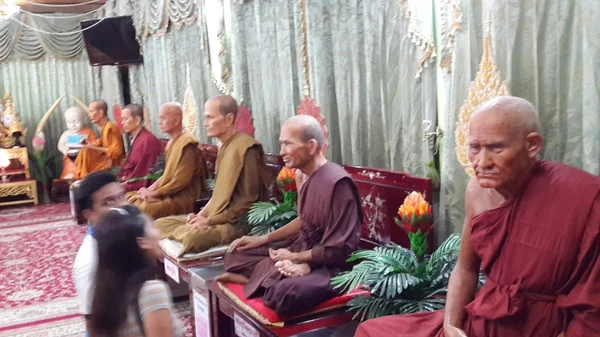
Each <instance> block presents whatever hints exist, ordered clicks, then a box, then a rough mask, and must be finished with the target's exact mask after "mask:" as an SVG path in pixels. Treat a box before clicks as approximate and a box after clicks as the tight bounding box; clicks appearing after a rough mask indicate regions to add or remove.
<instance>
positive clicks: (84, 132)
mask: <svg viewBox="0 0 600 337" xmlns="http://www.w3.org/2000/svg"><path fill="white" fill-rule="evenodd" d="M79 135H81V136H85V137H87V141H88V142H90V143H91V142H95V141H96V134H95V133H94V130H92V129H90V128H86V127H83V128H81V130H80V131H79ZM77 171H78V170H77V166H75V163H74V162H73V161H72V160H71V158H69V157H68V156H63V171H62V174H61V175H60V179H64V178H65V176H67V175H69V174H71V175H72V176H73V177H77Z"/></svg>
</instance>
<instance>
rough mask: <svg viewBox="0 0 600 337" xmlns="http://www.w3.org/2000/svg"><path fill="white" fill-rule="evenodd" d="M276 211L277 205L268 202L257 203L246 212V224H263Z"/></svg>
mask: <svg viewBox="0 0 600 337" xmlns="http://www.w3.org/2000/svg"><path fill="white" fill-rule="evenodd" d="M275 209H277V205H275V204H273V203H270V202H257V203H255V204H254V205H252V206H251V207H250V210H249V211H248V215H247V219H248V223H249V224H251V225H255V224H258V223H261V222H265V221H266V220H267V219H269V217H270V216H271V215H273V212H275Z"/></svg>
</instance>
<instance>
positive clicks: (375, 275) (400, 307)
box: [331, 192, 460, 320]
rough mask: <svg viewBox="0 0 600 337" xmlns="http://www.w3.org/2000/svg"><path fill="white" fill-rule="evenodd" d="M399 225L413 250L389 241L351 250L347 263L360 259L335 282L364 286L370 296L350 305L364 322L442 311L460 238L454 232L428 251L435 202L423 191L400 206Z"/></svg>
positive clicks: (339, 286)
mask: <svg viewBox="0 0 600 337" xmlns="http://www.w3.org/2000/svg"><path fill="white" fill-rule="evenodd" d="M398 216H399V217H398V218H397V219H396V224H397V225H398V226H400V227H402V228H403V229H404V230H405V231H406V232H407V234H408V236H409V239H410V246H411V248H410V249H408V248H404V247H401V246H399V245H397V244H394V243H391V244H389V245H387V246H383V247H376V248H375V249H373V250H359V251H357V252H354V253H352V255H351V256H350V258H349V259H348V261H349V262H358V261H360V262H359V263H358V264H356V265H355V266H354V267H353V268H352V270H351V271H349V272H345V273H342V274H340V275H338V276H336V277H334V278H332V280H331V282H332V285H333V286H334V288H335V289H338V290H340V291H348V290H351V289H355V288H357V287H359V288H365V289H368V290H369V291H370V295H369V296H364V295H363V296H357V297H355V298H354V299H353V300H352V301H350V302H349V303H348V308H349V310H351V311H355V312H356V313H355V315H354V318H358V319H360V320H365V319H370V318H375V317H380V316H386V315H393V314H408V313H415V312H423V311H434V310H438V309H443V308H444V306H445V304H446V299H445V298H446V293H447V291H448V281H449V279H450V273H451V272H452V270H453V269H454V266H455V265H456V262H457V260H458V252H459V249H460V237H459V236H458V235H452V236H450V237H449V238H448V239H447V240H446V241H444V243H442V244H441V245H440V247H439V248H438V249H437V250H436V251H435V252H434V253H433V254H431V255H428V254H426V251H427V236H428V234H429V231H430V230H431V228H432V227H433V225H432V223H433V221H432V220H433V219H432V216H431V205H429V203H428V202H427V201H425V199H424V198H423V196H422V195H421V194H420V193H417V192H413V193H411V194H410V195H409V196H407V197H406V199H405V200H404V203H403V204H402V206H400V208H399V209H398Z"/></svg>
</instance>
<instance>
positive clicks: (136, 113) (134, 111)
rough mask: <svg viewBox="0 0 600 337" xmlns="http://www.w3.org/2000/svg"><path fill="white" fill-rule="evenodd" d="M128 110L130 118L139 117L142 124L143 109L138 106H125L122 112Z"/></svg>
mask: <svg viewBox="0 0 600 337" xmlns="http://www.w3.org/2000/svg"><path fill="white" fill-rule="evenodd" d="M125 109H127V110H129V111H130V112H131V117H133V118H135V117H139V118H140V120H141V121H142V123H143V122H144V108H142V106H141V105H139V104H127V105H126V106H125V107H124V108H123V110H125Z"/></svg>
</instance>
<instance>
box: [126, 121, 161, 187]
mask: <svg viewBox="0 0 600 337" xmlns="http://www.w3.org/2000/svg"><path fill="white" fill-rule="evenodd" d="M162 153H163V147H162V144H161V142H160V141H159V140H158V139H156V137H154V135H153V134H152V133H151V132H150V131H148V130H146V129H145V128H142V130H141V131H140V133H139V134H138V135H137V136H136V137H135V138H134V139H133V140H132V144H131V149H130V151H129V155H127V159H126V160H125V163H123V165H122V166H121V169H120V170H119V173H118V174H117V177H119V179H121V180H128V179H131V178H142V177H145V176H146V175H148V173H149V171H150V169H151V168H152V166H153V165H154V163H155V162H156V158H158V156H160V155H161V154H162ZM145 184H146V181H144V180H138V181H134V182H132V183H126V184H125V185H124V187H125V190H127V191H128V192H129V191H137V190H139V189H140V188H141V187H144V186H145Z"/></svg>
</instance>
